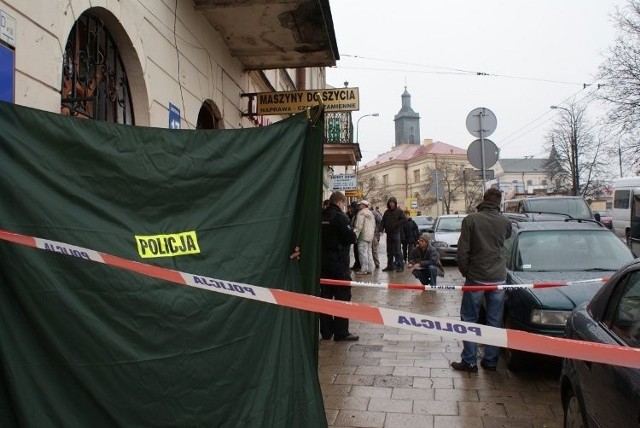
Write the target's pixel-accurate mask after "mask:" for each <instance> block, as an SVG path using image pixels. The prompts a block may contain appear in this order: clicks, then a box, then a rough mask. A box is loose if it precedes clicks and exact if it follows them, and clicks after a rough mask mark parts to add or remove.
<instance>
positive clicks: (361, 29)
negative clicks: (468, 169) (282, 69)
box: [327, 0, 626, 162]
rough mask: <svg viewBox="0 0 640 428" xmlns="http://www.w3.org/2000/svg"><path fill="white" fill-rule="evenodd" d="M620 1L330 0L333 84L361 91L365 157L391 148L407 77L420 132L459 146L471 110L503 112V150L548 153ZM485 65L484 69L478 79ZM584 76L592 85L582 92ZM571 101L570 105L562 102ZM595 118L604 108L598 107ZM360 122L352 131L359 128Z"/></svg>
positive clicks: (466, 139) (513, 154)
mask: <svg viewBox="0 0 640 428" xmlns="http://www.w3.org/2000/svg"><path fill="white" fill-rule="evenodd" d="M625 4H626V1H625V0H482V1H472V0H398V1H389V0H385V1H382V0H330V5H331V13H332V16H333V23H334V28H335V31H336V39H337V43H338V50H339V52H340V60H339V61H338V64H337V66H336V67H335V68H329V69H328V70H327V83H328V84H330V85H332V86H335V87H342V86H344V82H345V81H346V82H349V86H350V87H358V88H360V111H357V112H353V121H354V127H356V122H357V120H358V119H359V118H361V117H362V116H363V115H365V114H370V113H379V114H380V116H379V117H365V118H363V119H362V120H361V121H360V125H359V126H358V129H357V131H358V133H359V136H358V140H359V143H360V147H361V150H362V156H363V162H367V161H370V160H372V159H374V158H375V157H376V156H377V155H379V154H382V153H384V152H386V151H388V150H390V149H391V147H392V146H393V145H394V142H395V136H394V135H395V134H394V132H395V131H394V122H393V117H394V116H395V115H396V114H397V113H398V111H399V110H400V107H401V95H402V93H403V92H404V88H405V85H406V87H407V90H408V91H409V93H410V94H411V105H412V107H413V110H414V111H415V112H417V113H419V114H420V137H421V139H422V140H424V139H426V138H431V139H433V140H437V141H442V142H445V143H448V144H451V145H454V146H457V147H460V148H463V149H466V148H467V147H468V146H469V144H470V143H471V142H472V141H473V140H474V139H475V137H473V136H472V135H471V134H469V132H468V131H467V129H466V125H465V120H466V117H467V115H468V113H469V112H470V111H471V110H473V109H474V108H476V107H486V108H488V109H490V110H491V111H493V113H494V114H495V115H496V117H497V122H498V124H497V128H496V131H495V132H494V134H493V135H491V136H490V137H489V139H490V140H492V141H493V142H494V143H496V145H497V146H498V148H499V149H500V151H501V152H500V157H501V158H517V157H523V156H534V157H536V158H541V157H547V155H548V153H547V152H546V151H545V149H544V148H543V145H544V144H545V135H546V134H547V132H548V131H549V129H550V128H551V127H552V125H553V122H554V120H555V118H556V117H557V115H558V113H559V111H558V110H551V109H550V107H549V106H551V105H563V102H566V101H567V100H568V99H571V98H572V97H575V98H576V99H577V100H580V99H582V98H584V97H591V98H592V95H591V93H592V92H593V91H595V90H596V85H595V84H594V83H597V82H596V81H595V80H594V76H595V74H596V72H597V69H598V66H599V64H600V63H601V62H602V59H603V56H602V54H603V53H604V52H605V51H606V50H607V49H608V47H609V46H611V45H612V43H613V41H614V40H615V35H616V29H615V27H614V25H613V21H612V19H611V15H612V13H613V12H614V11H615V6H616V5H617V6H622V5H625ZM477 72H481V73H489V74H490V75H489V76H485V75H480V76H479V75H477V74H476V73H477ZM583 84H592V85H591V86H587V88H586V89H583ZM565 105H566V104H565ZM590 109H591V110H592V111H591V112H590V113H591V115H592V116H593V117H597V116H599V115H600V116H601V115H602V108H601V106H598V105H597V104H594V105H593V106H592V107H590ZM355 132H356V129H354V133H355Z"/></svg>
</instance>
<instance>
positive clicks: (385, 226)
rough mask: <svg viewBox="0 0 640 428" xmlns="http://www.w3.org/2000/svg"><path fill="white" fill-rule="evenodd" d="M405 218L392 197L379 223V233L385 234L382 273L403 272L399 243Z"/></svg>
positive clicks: (396, 201)
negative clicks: (384, 257)
mask: <svg viewBox="0 0 640 428" xmlns="http://www.w3.org/2000/svg"><path fill="white" fill-rule="evenodd" d="M406 220H407V219H406V217H405V216H404V213H403V212H402V210H401V209H400V208H398V200H397V199H396V198H395V196H392V197H390V198H389V200H388V201H387V210H386V211H385V212H384V214H383V215H382V221H381V222H380V233H383V232H386V233H387V267H386V268H384V269H382V270H383V271H384V272H389V271H392V270H395V271H396V272H402V271H403V270H404V259H403V257H402V246H401V241H400V228H401V227H402V224H403V223H404V222H405V221H406Z"/></svg>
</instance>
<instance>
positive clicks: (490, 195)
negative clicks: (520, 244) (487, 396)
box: [451, 188, 511, 373]
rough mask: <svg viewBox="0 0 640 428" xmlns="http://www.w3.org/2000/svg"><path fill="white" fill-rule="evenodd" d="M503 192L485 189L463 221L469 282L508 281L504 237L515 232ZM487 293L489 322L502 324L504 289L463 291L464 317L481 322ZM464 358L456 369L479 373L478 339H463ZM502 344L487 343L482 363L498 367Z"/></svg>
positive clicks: (463, 268)
mask: <svg viewBox="0 0 640 428" xmlns="http://www.w3.org/2000/svg"><path fill="white" fill-rule="evenodd" d="M501 200H502V194H501V193H500V191H499V190H498V189H494V188H491V189H489V190H487V191H486V192H485V193H484V196H483V198H482V203H480V205H478V212H477V213H474V214H469V215H468V216H466V217H465V218H464V220H463V221H462V230H461V232H460V238H459V239H458V270H459V271H460V273H461V274H462V276H464V277H465V278H466V281H465V285H482V284H504V282H505V280H506V278H507V266H506V262H505V259H504V256H503V253H502V247H503V245H504V241H505V240H506V239H507V238H509V237H510V236H511V222H510V221H509V220H508V219H507V218H506V217H504V216H503V215H502V214H501V213H500V202H501ZM483 297H484V299H485V302H486V305H487V325H489V326H492V327H502V317H503V313H504V290H499V291H484V292H482V291H474V292H465V293H464V294H463V295H462V304H461V306H460V318H461V319H462V321H467V322H478V318H479V314H480V304H481V302H482V298H483ZM463 343H464V348H463V350H462V355H461V357H462V361H461V362H453V363H451V367H453V368H454V369H455V370H461V371H467V372H472V373H475V372H477V371H478V365H477V362H478V361H477V350H478V345H477V343H475V342H467V341H463ZM499 354H500V348H498V347H495V346H489V345H486V346H485V347H484V356H483V358H482V361H481V362H480V365H481V366H482V368H484V369H485V370H489V371H495V370H496V366H497V365H498V357H499Z"/></svg>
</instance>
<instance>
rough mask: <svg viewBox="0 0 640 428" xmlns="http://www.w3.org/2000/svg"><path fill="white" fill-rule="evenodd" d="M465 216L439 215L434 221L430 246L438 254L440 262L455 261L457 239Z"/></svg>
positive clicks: (430, 230) (430, 231)
mask: <svg viewBox="0 0 640 428" xmlns="http://www.w3.org/2000/svg"><path fill="white" fill-rule="evenodd" d="M466 216H467V215H466V214H447V215H441V216H440V217H438V218H437V219H436V222H435V224H434V225H433V229H429V230H428V232H429V233H431V234H432V235H431V236H432V238H431V245H433V246H434V247H435V248H436V250H438V253H439V254H440V260H449V261H454V262H455V261H456V260H457V259H458V239H459V238H460V230H461V229H462V219H464V218H465V217H466Z"/></svg>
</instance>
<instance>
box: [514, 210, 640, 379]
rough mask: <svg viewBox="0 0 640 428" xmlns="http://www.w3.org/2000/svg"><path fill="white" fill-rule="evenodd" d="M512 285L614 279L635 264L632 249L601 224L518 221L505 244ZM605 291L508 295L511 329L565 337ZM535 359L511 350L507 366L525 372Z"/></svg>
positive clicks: (594, 285) (577, 288)
mask: <svg viewBox="0 0 640 428" xmlns="http://www.w3.org/2000/svg"><path fill="white" fill-rule="evenodd" d="M504 251H505V259H506V263H507V281H506V282H507V284H533V283H540V282H550V281H579V280H588V279H597V278H602V277H608V276H611V275H612V274H613V273H615V271H617V270H618V269H619V268H620V267H621V266H623V265H624V264H626V263H628V262H629V261H631V260H633V255H632V254H631V251H629V248H627V246H626V245H624V243H623V242H622V241H621V240H620V239H619V238H617V237H616V236H615V235H614V234H613V233H611V231H610V230H609V229H607V228H605V227H603V226H602V225H601V224H600V223H598V222H596V221H593V220H591V221H589V220H578V219H566V220H564V221H557V220H545V221H523V222H513V230H512V234H511V237H510V238H509V239H507V240H506V241H505V248H504ZM601 286H602V283H601V282H585V283H580V284H573V285H569V286H564V287H555V288H541V289H513V290H507V292H506V301H505V315H504V322H505V326H506V328H511V329H516V330H524V331H528V332H532V333H538V334H544V335H548V336H556V337H562V336H564V329H565V324H566V320H567V317H568V316H569V314H570V313H571V311H572V310H573V309H574V308H575V307H576V306H577V305H579V304H581V303H583V302H586V301H588V300H589V299H591V297H592V296H593V295H594V294H595V293H596V291H598V289H599V288H600V287H601ZM531 356H532V354H527V353H524V352H522V351H516V350H511V349H505V360H506V363H507V367H509V368H510V369H511V370H515V369H518V368H521V367H522V366H523V365H524V364H525V363H527V362H528V360H529V359H530V357H531Z"/></svg>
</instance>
